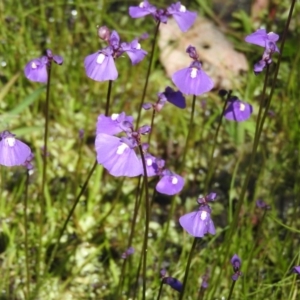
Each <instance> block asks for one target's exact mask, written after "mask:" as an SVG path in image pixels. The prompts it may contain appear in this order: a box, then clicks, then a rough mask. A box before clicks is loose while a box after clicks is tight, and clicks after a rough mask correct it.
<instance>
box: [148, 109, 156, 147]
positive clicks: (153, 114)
mask: <svg viewBox="0 0 300 300" xmlns="http://www.w3.org/2000/svg"><path fill="white" fill-rule="evenodd" d="M155 114H156V110H155V109H153V113H152V118H151V125H150V127H151V130H150V133H149V135H148V144H149V146H150V140H151V135H152V132H153V127H154V119H155Z"/></svg>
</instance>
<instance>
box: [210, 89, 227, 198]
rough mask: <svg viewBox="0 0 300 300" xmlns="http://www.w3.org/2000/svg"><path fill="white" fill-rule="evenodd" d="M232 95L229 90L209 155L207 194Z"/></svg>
mask: <svg viewBox="0 0 300 300" xmlns="http://www.w3.org/2000/svg"><path fill="white" fill-rule="evenodd" d="M230 97H231V92H229V94H228V96H227V98H226V100H225V102H224V105H223V109H222V113H221V116H220V119H219V123H218V127H217V130H216V132H215V136H214V141H213V147H212V150H211V153H210V157H209V160H208V165H207V166H208V173H207V176H206V178H205V183H204V194H206V193H207V192H208V189H209V183H210V180H211V178H212V175H213V173H214V172H213V171H214V153H215V149H216V146H217V140H218V135H219V131H220V128H221V125H222V121H223V116H224V112H225V109H226V106H227V103H228V100H229V99H230Z"/></svg>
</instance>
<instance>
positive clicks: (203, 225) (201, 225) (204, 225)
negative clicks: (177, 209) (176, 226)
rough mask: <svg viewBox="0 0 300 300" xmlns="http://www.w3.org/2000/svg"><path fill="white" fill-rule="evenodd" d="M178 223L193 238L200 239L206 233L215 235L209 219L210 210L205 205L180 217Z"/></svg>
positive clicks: (212, 224)
mask: <svg viewBox="0 0 300 300" xmlns="http://www.w3.org/2000/svg"><path fill="white" fill-rule="evenodd" d="M179 223H180V225H181V226H182V227H183V229H184V230H185V231H187V232H188V233H189V234H190V235H192V236H193V237H200V238H202V237H204V235H205V234H207V233H210V234H215V233H216V230H215V226H214V223H213V221H212V219H211V208H210V207H209V206H208V205H206V204H205V205H200V206H199V208H198V210H197V211H194V212H191V213H188V214H185V215H183V216H182V217H180V218H179Z"/></svg>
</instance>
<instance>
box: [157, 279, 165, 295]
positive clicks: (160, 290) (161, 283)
mask: <svg viewBox="0 0 300 300" xmlns="http://www.w3.org/2000/svg"><path fill="white" fill-rule="evenodd" d="M163 285H164V282H163V280H161V282H160V287H159V291H158V295H157V298H156V300H159V299H160V296H161V292H162V288H163Z"/></svg>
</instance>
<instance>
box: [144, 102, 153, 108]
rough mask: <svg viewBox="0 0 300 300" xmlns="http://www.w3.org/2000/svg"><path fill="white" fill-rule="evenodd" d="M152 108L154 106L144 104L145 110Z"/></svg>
mask: <svg viewBox="0 0 300 300" xmlns="http://www.w3.org/2000/svg"><path fill="white" fill-rule="evenodd" d="M151 108H153V105H152V104H151V103H144V104H143V109H145V110H149V109H151Z"/></svg>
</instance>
